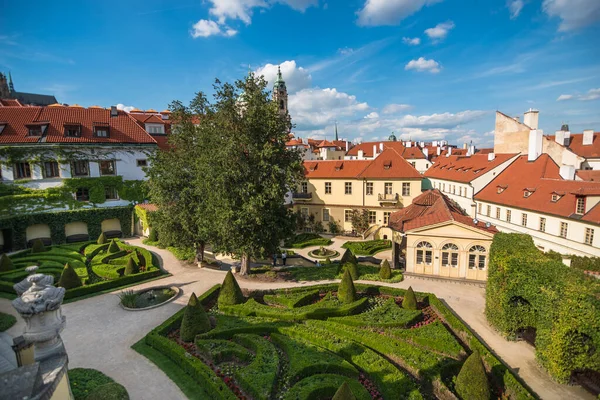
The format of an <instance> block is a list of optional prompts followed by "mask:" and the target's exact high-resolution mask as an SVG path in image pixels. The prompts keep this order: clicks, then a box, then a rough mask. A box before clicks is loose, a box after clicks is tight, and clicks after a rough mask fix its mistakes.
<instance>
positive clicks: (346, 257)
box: [340, 249, 358, 265]
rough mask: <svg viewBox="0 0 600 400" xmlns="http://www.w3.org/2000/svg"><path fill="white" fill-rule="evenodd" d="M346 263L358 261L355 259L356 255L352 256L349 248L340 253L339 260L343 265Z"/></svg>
mask: <svg viewBox="0 0 600 400" xmlns="http://www.w3.org/2000/svg"><path fill="white" fill-rule="evenodd" d="M346 263H353V264H357V263H358V261H357V260H356V257H355V256H354V254H353V253H352V251H350V249H346V251H345V252H344V254H343V255H342V259H341V260H340V264H341V265H344V264H346Z"/></svg>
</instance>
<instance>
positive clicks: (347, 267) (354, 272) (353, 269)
mask: <svg viewBox="0 0 600 400" xmlns="http://www.w3.org/2000/svg"><path fill="white" fill-rule="evenodd" d="M344 271H348V272H349V273H350V276H351V277H352V280H354V281H356V280H358V276H359V275H358V265H357V264H356V263H352V262H347V263H346V264H344V265H343V266H342V272H344Z"/></svg>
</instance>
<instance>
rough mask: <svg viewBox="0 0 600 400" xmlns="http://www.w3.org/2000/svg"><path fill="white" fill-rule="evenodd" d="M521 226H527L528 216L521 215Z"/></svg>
mask: <svg viewBox="0 0 600 400" xmlns="http://www.w3.org/2000/svg"><path fill="white" fill-rule="evenodd" d="M521 225H523V226H527V214H525V213H523V214H521Z"/></svg>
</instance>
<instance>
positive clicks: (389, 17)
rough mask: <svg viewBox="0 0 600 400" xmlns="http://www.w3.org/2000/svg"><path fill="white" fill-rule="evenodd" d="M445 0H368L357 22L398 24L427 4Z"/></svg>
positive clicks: (365, 24) (363, 24)
mask: <svg viewBox="0 0 600 400" xmlns="http://www.w3.org/2000/svg"><path fill="white" fill-rule="evenodd" d="M441 1H443V0H366V1H365V5H364V6H363V8H362V9H361V10H360V11H358V12H357V14H358V21H357V24H358V25H361V26H377V25H397V24H399V23H400V21H402V20H403V19H404V18H406V17H408V16H410V15H412V14H414V13H416V12H417V11H419V10H420V9H421V8H423V7H425V6H431V5H433V4H435V3H439V2H441Z"/></svg>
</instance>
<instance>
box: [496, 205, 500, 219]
mask: <svg viewBox="0 0 600 400" xmlns="http://www.w3.org/2000/svg"><path fill="white" fill-rule="evenodd" d="M496 219H500V207H496Z"/></svg>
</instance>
